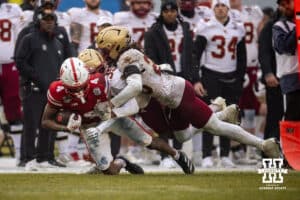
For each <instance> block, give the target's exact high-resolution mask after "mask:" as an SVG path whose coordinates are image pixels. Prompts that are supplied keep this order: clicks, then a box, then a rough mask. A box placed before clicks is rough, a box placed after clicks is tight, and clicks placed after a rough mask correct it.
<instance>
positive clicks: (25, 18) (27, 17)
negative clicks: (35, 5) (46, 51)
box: [19, 10, 34, 30]
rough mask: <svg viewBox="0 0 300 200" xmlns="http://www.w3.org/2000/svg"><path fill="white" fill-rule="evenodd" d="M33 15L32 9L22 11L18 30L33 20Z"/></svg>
mask: <svg viewBox="0 0 300 200" xmlns="http://www.w3.org/2000/svg"><path fill="white" fill-rule="evenodd" d="M33 15H34V11H33V10H25V11H23V13H22V22H21V24H20V27H19V28H20V30H22V29H23V28H25V27H26V26H28V25H29V23H30V22H32V21H33Z"/></svg>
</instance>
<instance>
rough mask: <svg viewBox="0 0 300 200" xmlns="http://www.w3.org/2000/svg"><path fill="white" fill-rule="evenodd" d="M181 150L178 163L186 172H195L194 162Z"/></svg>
mask: <svg viewBox="0 0 300 200" xmlns="http://www.w3.org/2000/svg"><path fill="white" fill-rule="evenodd" d="M178 152H179V159H178V160H175V161H176V162H177V164H178V165H179V166H180V167H181V169H182V170H183V171H184V173H185V174H193V173H194V172H195V166H194V164H193V162H192V161H191V160H190V159H189V158H188V157H187V155H186V154H185V153H184V152H182V151H178Z"/></svg>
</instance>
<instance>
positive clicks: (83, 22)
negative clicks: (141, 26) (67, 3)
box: [68, 0, 112, 52]
mask: <svg viewBox="0 0 300 200" xmlns="http://www.w3.org/2000/svg"><path fill="white" fill-rule="evenodd" d="M84 1H85V5H86V6H85V8H71V9H69V10H68V14H69V15H70V17H71V30H70V34H71V41H72V43H73V44H74V46H75V47H76V49H77V50H78V52H80V51H82V50H83V49H86V48H87V47H88V46H90V45H91V44H92V43H93V41H94V40H95V37H96V36H97V34H98V28H97V21H98V20H99V18H100V17H101V16H108V17H112V14H111V12H109V11H107V10H102V9H100V8H99V6H100V0H84Z"/></svg>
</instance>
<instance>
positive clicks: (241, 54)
mask: <svg viewBox="0 0 300 200" xmlns="http://www.w3.org/2000/svg"><path fill="white" fill-rule="evenodd" d="M246 68H247V52H246V44H245V38H243V39H242V40H241V41H240V42H239V43H238V44H237V68H236V73H237V74H236V75H237V78H238V79H240V80H243V78H244V76H245V73H246Z"/></svg>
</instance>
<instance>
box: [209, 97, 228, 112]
mask: <svg viewBox="0 0 300 200" xmlns="http://www.w3.org/2000/svg"><path fill="white" fill-rule="evenodd" d="M211 104H212V105H216V106H218V107H219V108H220V111H221V110H224V109H225V108H226V100H225V99H224V98H223V97H217V98H215V99H214V100H212V101H211Z"/></svg>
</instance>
